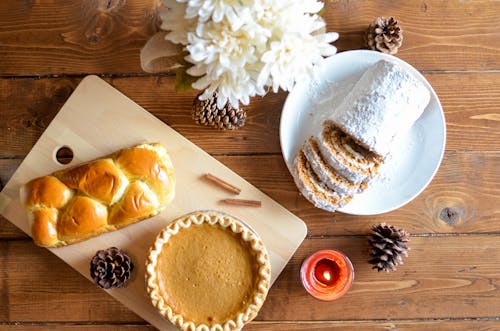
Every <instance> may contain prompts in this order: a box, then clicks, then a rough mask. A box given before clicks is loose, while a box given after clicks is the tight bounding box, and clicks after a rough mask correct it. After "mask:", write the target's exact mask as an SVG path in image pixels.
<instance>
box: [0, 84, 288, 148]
mask: <svg viewBox="0 0 500 331" xmlns="http://www.w3.org/2000/svg"><path fill="white" fill-rule="evenodd" d="M80 80H81V78H63V79H40V80H33V79H0V99H1V100H5V103H4V104H3V107H2V108H1V109H0V117H1V118H2V119H3V120H2V121H0V146H2V149H1V151H0V157H1V156H5V155H9V156H10V155H25V154H27V152H28V151H29V150H30V149H31V148H32V146H33V145H34V144H35V142H36V141H37V140H38V138H39V137H40V136H41V134H42V133H43V131H44V130H45V128H46V127H47V126H48V124H49V123H50V121H51V120H52V119H53V118H54V116H55V115H56V114H57V112H58V111H59V109H60V108H61V107H62V105H63V104H64V103H65V102H66V100H67V99H68V97H69V96H70V95H71V93H72V92H73V90H74V89H75V87H76V86H77V85H78V83H79V82H80ZM106 81H108V82H110V83H111V84H112V85H114V86H115V87H116V88H117V89H118V90H120V91H122V92H123V93H124V94H125V95H127V96H128V97H130V98H131V99H132V100H134V101H135V102H137V103H138V104H139V105H141V106H143V107H144V108H146V109H147V110H149V111H150V112H151V113H153V114H154V115H155V116H156V117H158V118H159V119H160V120H162V121H163V122H165V123H167V124H169V125H170V126H171V127H172V128H174V129H175V130H177V131H178V132H180V133H181V134H182V135H184V136H185V137H186V138H188V139H190V140H191V141H193V142H194V143H195V144H197V145H198V146H200V147H201V148H203V149H204V150H206V151H207V152H209V153H219V154H224V153H269V152H271V151H272V152H279V150H280V149H279V137H278V134H277V129H276V128H278V126H279V125H278V123H279V115H280V113H281V108H282V105H283V102H284V100H285V94H284V93H279V94H269V95H268V96H266V97H264V98H258V99H255V100H254V102H252V104H251V106H250V107H249V109H248V118H247V124H246V126H245V127H243V128H242V129H240V130H237V131H218V130H214V129H212V128H210V127H204V126H199V125H197V124H196V123H195V122H194V120H193V119H192V118H191V111H192V103H193V99H194V97H195V95H196V94H195V93H182V94H176V93H175V88H174V85H175V78H173V77H128V78H115V79H110V78H107V79H106Z"/></svg>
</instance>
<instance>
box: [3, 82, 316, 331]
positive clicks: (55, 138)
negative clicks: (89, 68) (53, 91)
mask: <svg viewBox="0 0 500 331" xmlns="http://www.w3.org/2000/svg"><path fill="white" fill-rule="evenodd" d="M142 142H160V143H162V144H164V146H166V148H167V150H168V152H169V154H170V156H171V158H172V161H173V163H174V167H175V171H176V175H177V185H176V196H175V199H174V200H173V202H172V203H171V204H170V205H169V206H168V207H167V208H166V210H165V211H164V212H162V213H161V214H160V215H158V216H156V217H154V218H151V219H148V220H145V221H143V222H140V223H137V224H134V225H131V226H128V227H126V228H124V229H121V230H119V231H114V232H110V233H106V234H103V235H101V236H99V237H96V238H93V239H90V240H87V241H84V242H81V243H78V244H74V245H70V246H67V247H62V248H55V249H50V251H51V252H52V253H54V254H55V255H57V256H58V257H59V258H61V259H62V260H64V261H65V262H66V263H68V264H69V265H71V266H72V267H73V268H74V269H76V270H78V271H79V272H80V273H81V274H82V275H83V276H85V277H86V278H88V279H89V280H90V277H89V262H90V259H91V257H92V256H93V255H94V254H95V252H96V251H97V250H99V249H104V248H108V247H110V246H117V247H119V248H122V249H125V250H126V251H127V252H128V253H129V254H130V255H131V257H132V259H133V261H135V265H136V269H135V271H134V274H133V278H132V279H131V281H130V282H129V283H128V285H127V286H126V287H125V288H121V289H111V290H107V292H108V293H109V294H110V295H111V296H113V297H114V298H116V299H117V300H118V301H120V302H122V303H123V304H124V305H125V306H127V307H128V308H130V309H131V310H132V311H134V312H135V313H137V314H138V315H139V316H141V317H142V318H144V319H145V320H146V321H148V322H149V323H151V324H152V325H154V326H155V327H157V328H159V329H161V330H175V327H174V326H173V325H172V324H170V323H169V322H168V321H167V320H165V319H163V318H162V317H161V316H160V314H159V313H157V311H156V310H155V308H154V307H153V306H152V305H151V304H150V301H149V298H148V296H147V293H146V286H145V281H144V271H145V264H144V262H145V260H146V255H147V252H148V249H149V246H150V245H151V244H152V243H153V241H154V238H155V236H156V235H157V233H158V232H159V231H160V230H161V229H162V228H163V227H165V225H166V224H168V223H169V222H170V221H171V220H173V219H175V218H177V217H179V216H181V215H183V214H186V213H189V212H192V211H195V210H206V209H216V210H222V211H224V212H227V213H229V214H232V215H234V216H236V217H237V218H240V219H241V220H243V221H244V222H246V223H247V224H248V225H250V227H251V228H253V229H254V231H256V232H257V233H258V235H259V236H260V237H261V238H262V240H263V241H264V243H265V245H266V247H267V249H268V251H269V255H270V258H271V267H272V281H273V282H274V281H275V280H276V278H277V277H278V275H279V274H280V273H281V271H282V270H283V268H284V267H285V265H286V264H287V262H288V261H289V260H290V258H291V256H292V255H293V253H294V252H295V250H296V249H297V248H298V246H299V245H300V243H301V242H302V241H303V240H304V238H305V236H306V233H307V228H306V226H305V224H304V222H303V221H302V220H300V219H299V218H297V217H296V216H294V215H293V214H291V213H290V212H289V211H287V210H286V209H285V208H283V207H282V206H281V205H279V204H278V203H276V202H275V201H273V200H272V199H271V198H269V197H268V196H267V195H265V194H264V193H262V192H261V191H259V190H258V189H257V188H255V187H254V186H253V185H251V184H250V183H248V182H247V181H245V180H244V179H243V178H241V177H240V176H238V175H237V174H236V173H234V172H233V171H231V170H230V169H228V168H227V167H226V166H224V165H223V164H221V163H220V162H219V161H217V160H215V159H214V158H212V157H211V156H210V155H208V154H207V153H205V152H204V151H203V150H201V149H200V148H198V147H197V146H196V145H194V144H193V143H191V142H190V141H189V140H187V139H186V138H184V137H183V136H182V135H180V134H179V133H177V132H176V131H174V130H173V129H172V128H170V127H169V126H168V125H166V124H165V123H163V122H162V121H160V120H159V119H157V118H156V117H154V116H153V115H151V114H150V113H149V112H147V111H146V110H144V109H143V108H141V107H140V106H139V105H137V104H136V103H134V102H133V101H132V100H130V99H128V98H127V97H126V96H124V95H123V94H121V93H120V92H119V91H117V90H116V89H114V88H113V87H112V86H110V85H109V84H107V83H106V82H105V81H103V80H101V79H100V78H98V77H96V76H88V77H86V78H85V79H83V80H82V82H81V83H80V85H79V86H78V87H77V88H76V90H75V91H74V92H73V94H72V95H71V97H70V98H69V99H68V101H67V102H66V103H65V105H64V106H63V107H62V108H61V110H60V111H59V113H58V114H57V115H56V117H55V118H54V120H53V121H52V122H51V123H50V125H49V126H48V127H47V129H46V130H45V132H44V133H43V134H42V136H41V137H40V139H39V140H38V142H37V143H36V144H35V146H34V147H33V149H32V150H31V152H30V153H29V154H28V155H27V156H26V158H25V159H24V161H23V162H22V164H21V165H20V166H19V168H18V169H17V171H16V172H15V173H14V175H13V176H12V178H11V179H10V181H9V182H8V183H7V185H6V186H5V188H4V189H3V191H2V192H1V193H0V213H1V214H2V215H3V216H5V217H6V218H7V219H8V220H10V221H11V222H12V223H14V224H15V225H16V226H18V227H19V228H20V229H21V230H23V231H24V232H26V233H27V234H29V229H28V220H27V217H26V214H25V212H24V209H23V207H22V206H21V204H20V202H19V193H18V192H19V187H20V186H21V185H22V184H24V183H26V182H27V181H29V180H30V179H33V178H36V177H39V176H43V175H46V174H49V173H51V172H53V171H56V170H60V169H62V168H65V167H68V166H73V165H77V164H79V163H81V162H85V161H89V160H92V159H95V158H99V157H101V156H104V155H106V154H109V153H111V152H114V151H115V150H118V149H121V148H124V147H129V146H133V145H137V144H139V143H142ZM62 146H68V147H69V148H70V149H71V150H72V151H73V153H74V158H73V160H72V161H71V163H70V164H68V165H65V166H63V165H61V164H59V163H58V162H57V160H56V158H55V154H56V152H57V150H58V149H59V148H60V147H62ZM207 172H210V173H213V174H215V175H216V176H218V177H220V178H223V179H224V180H227V181H228V182H230V183H232V184H234V185H236V186H238V187H240V188H241V189H242V193H241V194H240V196H241V198H248V199H255V200H261V201H262V207H261V208H252V207H239V206H227V205H222V204H220V203H219V202H218V201H219V200H220V199H224V198H228V197H231V194H229V193H228V192H226V191H224V190H222V189H220V188H219V187H217V186H214V185H212V184H210V183H207V182H206V181H205V180H203V179H201V176H202V175H203V174H205V173H207ZM55 281H57V280H55Z"/></svg>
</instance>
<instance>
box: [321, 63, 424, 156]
mask: <svg viewBox="0 0 500 331" xmlns="http://www.w3.org/2000/svg"><path fill="white" fill-rule="evenodd" d="M429 100H430V92H429V91H428V89H427V88H426V87H425V85H424V84H423V83H422V82H420V81H418V80H417V79H415V78H414V77H413V76H412V75H410V74H409V73H407V72H406V71H404V70H403V69H402V68H401V67H399V66H398V65H396V64H395V63H392V62H390V61H385V60H381V61H379V62H377V63H376V64H375V65H374V66H372V67H370V68H369V69H368V70H367V71H366V72H365V73H364V74H363V76H362V77H361V78H360V79H359V81H358V82H357V83H356V84H355V85H354V87H353V88H352V90H351V92H350V93H349V94H347V96H346V98H345V99H344V100H343V102H342V103H341V104H340V105H338V106H337V107H336V111H335V112H333V113H332V115H331V116H330V117H329V119H331V120H332V121H333V122H335V123H336V124H337V125H338V126H339V127H341V128H342V129H343V130H344V131H345V132H346V133H349V134H350V135H351V136H353V137H354V138H356V139H357V140H358V141H360V142H362V143H363V144H364V145H365V147H367V148H368V149H370V150H371V151H373V152H375V153H377V154H379V155H380V156H385V155H386V154H387V153H388V152H389V151H390V150H391V145H392V143H393V140H394V138H395V136H396V135H398V134H400V133H401V132H406V131H407V130H408V129H409V128H410V127H411V126H412V125H413V123H414V122H415V121H416V120H417V119H418V118H419V117H420V115H421V114H422V112H423V111H424V109H425V107H426V106H427V104H428V103H429Z"/></svg>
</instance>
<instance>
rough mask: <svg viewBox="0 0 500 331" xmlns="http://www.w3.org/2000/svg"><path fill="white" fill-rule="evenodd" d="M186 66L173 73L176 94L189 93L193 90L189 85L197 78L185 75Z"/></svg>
mask: <svg viewBox="0 0 500 331" xmlns="http://www.w3.org/2000/svg"><path fill="white" fill-rule="evenodd" d="M187 69H188V68H187V66H186V65H183V66H182V67H180V68H178V69H177V71H176V72H175V91H176V92H177V93H182V92H189V91H191V90H192V89H193V87H192V86H191V84H193V83H194V82H196V80H197V79H198V78H197V77H193V76H191V75H189V74H188V73H187Z"/></svg>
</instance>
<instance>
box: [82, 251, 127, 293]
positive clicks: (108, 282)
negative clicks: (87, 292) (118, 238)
mask: <svg viewBox="0 0 500 331" xmlns="http://www.w3.org/2000/svg"><path fill="white" fill-rule="evenodd" d="M133 270H134V264H133V263H132V261H131V260H130V257H129V256H128V255H127V254H126V253H125V252H124V251H122V250H121V249H118V248H116V247H110V248H108V249H105V250H100V251H98V252H97V253H96V254H95V256H94V257H93V258H92V260H91V261H90V276H91V277H92V279H93V280H94V283H96V284H97V285H99V286H100V287H102V288H104V289H108V288H111V287H122V286H123V285H124V284H125V283H126V282H127V281H128V280H129V279H130V274H131V273H132V271H133Z"/></svg>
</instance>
